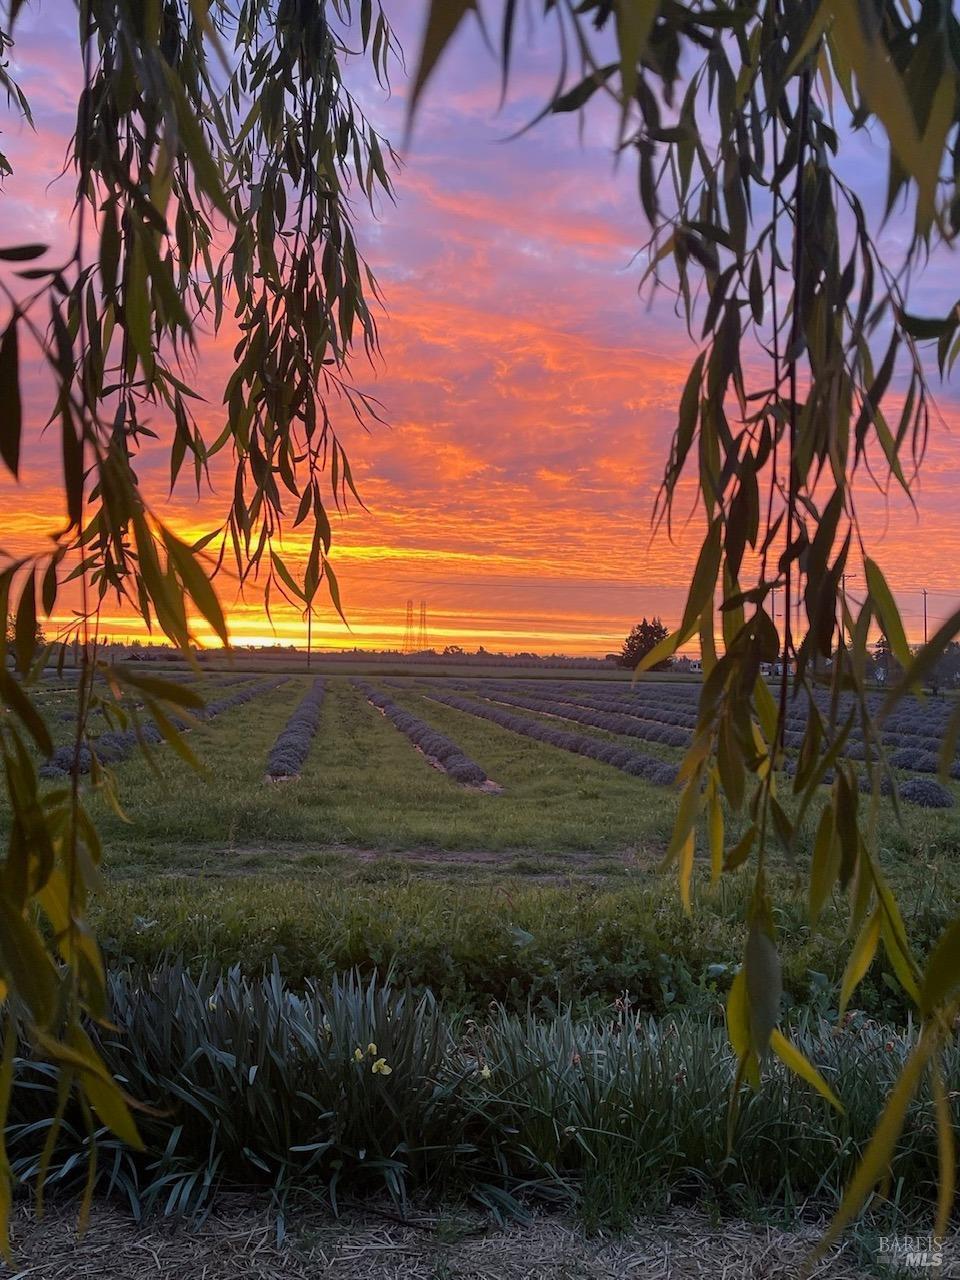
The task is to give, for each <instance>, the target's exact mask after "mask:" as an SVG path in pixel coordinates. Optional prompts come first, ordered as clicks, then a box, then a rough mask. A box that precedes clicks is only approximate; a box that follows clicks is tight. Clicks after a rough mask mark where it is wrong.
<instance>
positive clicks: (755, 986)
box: [743, 919, 783, 1060]
mask: <svg viewBox="0 0 960 1280" xmlns="http://www.w3.org/2000/svg"><path fill="white" fill-rule="evenodd" d="M743 971H744V974H745V975H746V984H747V997H748V1000H749V1006H750V1008H749V1017H750V1043H751V1045H752V1046H753V1049H754V1052H755V1053H756V1054H757V1056H758V1058H760V1059H761V1060H762V1059H763V1057H764V1056H765V1054H766V1052H767V1049H768V1047H769V1044H770V1035H771V1033H772V1031H773V1029H774V1027H775V1026H776V1025H777V1023H778V1022H779V1020H780V997H781V995H782V994H783V976H782V974H781V970H780V957H779V955H778V954H777V948H776V945H775V944H774V941H773V938H772V937H771V936H770V934H769V932H768V930H767V929H766V927H764V924H763V922H762V921H761V920H759V919H754V920H753V921H752V922H751V924H750V930H749V932H748V934H747V945H746V949H745V951H744V961H743Z"/></svg>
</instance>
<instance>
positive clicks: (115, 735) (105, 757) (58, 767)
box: [39, 676, 287, 778]
mask: <svg viewBox="0 0 960 1280" xmlns="http://www.w3.org/2000/svg"><path fill="white" fill-rule="evenodd" d="M286 681H287V677H286V676H276V677H274V678H273V679H270V680H248V681H247V682H246V683H245V684H242V685H241V686H240V687H239V688H237V689H235V690H234V691H233V692H232V693H229V694H226V695H225V696H224V697H222V698H213V699H211V701H209V702H207V703H206V704H205V705H204V706H203V707H200V708H198V709H197V710H196V711H194V712H193V713H192V715H193V717H194V719H196V720H215V719H216V717H217V716H219V715H222V714H223V713H224V711H232V710H233V708H234V707H239V706H242V705H243V704H244V703H246V702H250V701H251V700H252V699H253V698H257V697H259V696H260V695H261V694H264V693H269V692H271V691H272V690H274V689H276V688H278V687H279V686H280V685H282V684H285V683H286ZM170 721H171V723H172V724H173V726H174V728H176V729H179V730H181V731H182V730H184V729H189V727H190V726H189V724H188V722H187V721H185V720H183V719H182V718H181V717H179V716H176V715H171V716H170ZM162 741H163V734H162V733H161V732H160V730H159V728H158V727H157V725H156V724H155V723H154V721H153V720H146V721H144V722H143V723H142V724H140V725H139V726H138V727H131V728H129V729H107V730H105V731H104V732H103V733H100V734H97V736H96V737H91V738H90V739H89V741H88V742H85V743H83V744H82V745H81V747H80V752H79V757H78V760H77V765H78V768H79V771H80V773H89V772H90V766H91V764H92V762H93V757H94V754H95V755H96V758H97V760H98V761H99V762H100V763H101V764H115V763H116V762H117V761H118V760H122V759H123V758H124V757H125V756H128V755H130V754H131V752H133V751H135V750H136V748H137V746H138V745H140V744H141V743H146V744H147V745H148V746H156V745H158V744H159V743H161V742H162ZM73 767H74V747H73V745H72V744H67V745H66V746H61V747H57V749H56V750H55V751H54V753H53V755H52V756H51V757H50V758H49V760H47V762H46V763H45V764H43V765H41V766H40V770H39V773H40V776H41V778H65V777H67V776H68V775H69V774H70V773H71V771H72V770H73Z"/></svg>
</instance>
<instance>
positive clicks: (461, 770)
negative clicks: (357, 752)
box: [350, 678, 488, 787]
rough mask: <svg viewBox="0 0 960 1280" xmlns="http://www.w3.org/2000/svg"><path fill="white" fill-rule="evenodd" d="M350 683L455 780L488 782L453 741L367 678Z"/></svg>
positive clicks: (481, 771)
mask: <svg viewBox="0 0 960 1280" xmlns="http://www.w3.org/2000/svg"><path fill="white" fill-rule="evenodd" d="M350 683H351V684H352V685H353V686H354V688H356V689H359V690H360V692H361V693H362V694H363V695H364V697H365V698H366V699H367V701H368V702H370V703H372V704H373V706H375V707H376V708H377V709H378V710H379V711H382V712H383V714H384V715H385V716H386V717H387V719H388V720H390V721H391V722H392V723H393V724H394V725H396V727H397V728H398V729H399V730H400V732H401V733H404V734H406V736H407V737H408V738H409V739H410V741H411V742H412V743H413V744H414V745H415V746H418V747H419V748H420V750H421V751H422V752H423V753H424V755H427V756H430V757H431V758H432V759H434V760H436V761H438V762H439V763H440V764H441V765H443V768H444V770H445V772H446V773H448V774H449V775H450V777H451V778H453V779H454V781H456V782H462V783H464V784H465V785H467V786H474V787H479V786H482V785H483V784H484V783H485V782H487V781H488V778H487V775H486V774H485V773H484V771H483V770H482V769H481V768H480V766H479V765H478V764H477V763H476V762H475V761H473V760H471V759H470V757H469V756H466V755H464V753H463V752H462V751H461V750H460V748H459V747H458V746H457V744H456V743H455V742H451V741H450V739H449V738H447V737H445V736H444V735H443V734H442V733H440V732H438V731H437V730H436V729H434V728H433V727H432V726H431V725H429V724H426V723H425V722H424V721H423V720H420V719H419V718H418V717H417V716H415V715H413V714H411V712H409V711H405V710H404V708H403V707H400V706H398V705H397V704H396V703H395V702H394V700H393V699H392V698H391V697H390V696H389V695H388V694H385V693H381V692H380V691H379V690H378V689H375V688H374V687H373V685H371V684H368V683H367V682H366V680H360V679H359V678H357V679H353V680H351V682H350Z"/></svg>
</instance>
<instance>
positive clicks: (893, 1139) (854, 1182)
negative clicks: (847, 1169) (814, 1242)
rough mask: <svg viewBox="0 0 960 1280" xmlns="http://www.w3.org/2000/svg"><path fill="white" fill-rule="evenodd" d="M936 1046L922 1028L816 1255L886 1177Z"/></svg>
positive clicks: (823, 1249)
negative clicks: (904, 1123)
mask: <svg viewBox="0 0 960 1280" xmlns="http://www.w3.org/2000/svg"><path fill="white" fill-rule="evenodd" d="M935 1047H936V1041H935V1040H934V1037H933V1036H932V1034H930V1032H929V1031H928V1032H925V1033H924V1035H923V1036H922V1037H921V1039H920V1041H919V1043H918V1044H917V1046H916V1047H915V1048H914V1050H913V1052H912V1053H911V1054H910V1056H909V1058H908V1059H907V1061H906V1063H905V1064H904V1067H903V1070H902V1071H901V1072H900V1077H899V1079H898V1080H897V1083H896V1084H895V1085H894V1087H893V1089H892V1091H891V1093H890V1095H889V1097H888V1098H887V1104H886V1106H885V1107H884V1109H883V1114H882V1115H881V1117H880V1119H879V1121H878V1123H877V1126H876V1128H875V1129H874V1131H873V1136H872V1138H871V1139H870V1142H869V1144H868V1146H867V1149H866V1151H865V1152H864V1153H863V1159H862V1160H861V1161H860V1164H859V1165H858V1167H857V1170H856V1172H855V1173H854V1175H853V1177H852V1178H851V1180H850V1184H849V1186H848V1187H847V1190H846V1192H845V1194H844V1197H843V1200H842V1202H841V1204H840V1208H839V1209H838V1210H837V1214H836V1217H835V1218H834V1219H833V1221H832V1222H831V1223H830V1227H829V1229H828V1230H827V1232H826V1234H825V1236H824V1238H823V1239H822V1240H821V1242H820V1244H819V1245H818V1246H817V1249H816V1254H817V1256H820V1255H822V1254H823V1253H824V1252H825V1251H826V1250H827V1249H828V1248H829V1247H830V1245H831V1244H832V1243H833V1242H834V1240H836V1238H837V1236H838V1235H839V1234H840V1232H841V1231H842V1230H843V1228H844V1227H845V1226H846V1225H847V1223H848V1222H849V1221H850V1220H851V1218H853V1217H855V1216H856V1214H857V1213H859V1212H860V1209H861V1208H862V1207H863V1204H864V1201H865V1200H866V1199H867V1196H869V1194H870V1192H871V1191H872V1190H873V1188H874V1187H875V1186H876V1185H877V1183H878V1182H880V1181H882V1180H883V1178H885V1177H886V1175H887V1172H888V1170H889V1167H890V1161H891V1160H892V1158H893V1153H894V1149H895V1148H896V1145H897V1139H898V1138H899V1137H900V1134H901V1133H902V1132H903V1122H904V1120H905V1119H906V1115H907V1107H908V1106H909V1105H910V1101H911V1099H912V1098H913V1096H914V1094H915V1093H916V1092H917V1088H918V1086H919V1084H920V1077H921V1076H922V1074H923V1071H924V1068H925V1067H926V1065H927V1062H928V1061H929V1059H930V1056H931V1054H932V1053H933V1051H934V1048H935Z"/></svg>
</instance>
